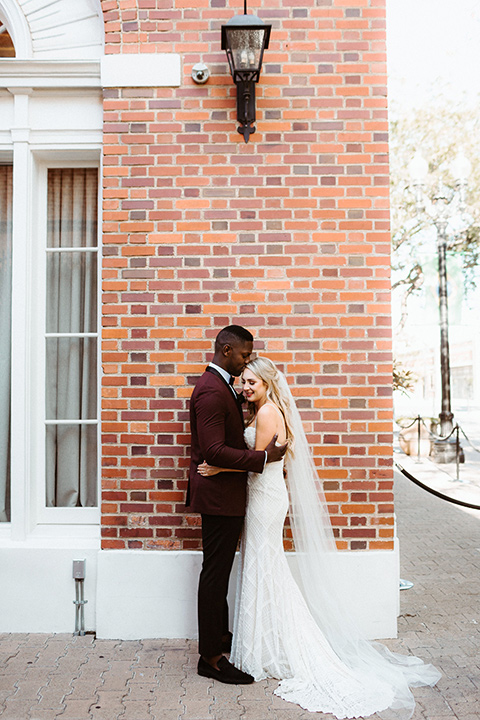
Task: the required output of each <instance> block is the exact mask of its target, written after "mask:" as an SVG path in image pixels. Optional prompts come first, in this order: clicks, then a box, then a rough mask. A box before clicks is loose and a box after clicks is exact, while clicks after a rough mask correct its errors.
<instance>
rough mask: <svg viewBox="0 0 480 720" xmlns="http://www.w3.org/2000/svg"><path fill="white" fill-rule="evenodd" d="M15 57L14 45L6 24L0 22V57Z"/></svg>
mask: <svg viewBox="0 0 480 720" xmlns="http://www.w3.org/2000/svg"><path fill="white" fill-rule="evenodd" d="M13 57H15V45H14V44H13V40H12V38H11V37H10V33H9V32H8V30H7V27H6V25H4V24H3V23H2V22H0V58H13Z"/></svg>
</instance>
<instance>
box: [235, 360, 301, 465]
mask: <svg viewBox="0 0 480 720" xmlns="http://www.w3.org/2000/svg"><path fill="white" fill-rule="evenodd" d="M245 369H246V370H250V371H251V372H252V373H253V374H254V375H256V376H257V377H258V378H260V380H262V381H263V382H264V383H265V385H266V386H267V399H268V400H270V401H271V402H272V403H273V404H274V405H276V406H277V407H278V409H279V410H280V412H281V413H282V415H283V419H284V420H285V429H286V432H287V443H288V448H287V454H292V455H293V449H294V445H295V438H294V435H293V429H292V422H291V415H290V413H291V411H290V400H289V398H288V397H287V396H286V395H285V393H284V392H282V390H281V387H280V379H281V375H280V372H279V370H278V369H277V367H276V365H275V363H273V362H272V361H271V360H270V359H269V358H266V357H256V358H255V359H254V360H250V362H249V363H248V365H247V366H246V368H245ZM285 382H286V381H285ZM254 417H255V405H254V403H248V415H247V425H250V423H251V422H252V421H253V419H254Z"/></svg>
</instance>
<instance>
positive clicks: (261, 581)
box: [230, 425, 423, 718]
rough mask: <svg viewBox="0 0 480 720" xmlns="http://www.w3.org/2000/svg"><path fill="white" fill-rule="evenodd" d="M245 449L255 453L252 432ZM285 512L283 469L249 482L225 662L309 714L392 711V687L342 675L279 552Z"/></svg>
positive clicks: (271, 468) (272, 468)
mask: <svg viewBox="0 0 480 720" xmlns="http://www.w3.org/2000/svg"><path fill="white" fill-rule="evenodd" d="M245 441H246V443H247V445H248V446H249V447H250V448H254V447H255V427H254V426H252V425H251V426H249V427H247V428H246V430H245ZM288 505H289V501H288V492H287V489H286V485H285V480H284V476H283V461H282V462H277V463H269V464H268V465H267V466H266V468H265V471H264V472H263V473H262V474H257V473H250V474H249V477H248V504H247V512H246V517H245V525H244V530H243V536H242V542H241V553H240V567H239V572H238V581H237V596H236V607H235V620H234V629H233V643H232V652H231V656H230V661H231V662H232V663H233V664H234V665H235V666H236V667H238V668H240V669H241V670H243V671H245V672H248V673H250V674H251V675H253V677H254V678H255V680H257V681H258V680H261V679H263V678H266V677H272V678H277V679H279V680H281V682H280V684H279V686H278V688H277V689H276V690H275V694H277V695H279V696H280V697H282V698H284V699H285V700H288V701H290V702H293V703H297V704H298V705H300V706H301V707H303V708H305V709H306V710H309V711H312V712H323V713H332V714H334V715H335V716H336V717H337V718H355V717H362V716H368V715H371V714H373V713H375V712H378V711H381V710H383V709H385V708H387V707H389V706H392V704H393V705H395V703H394V695H395V692H394V689H393V688H392V686H391V685H390V684H389V683H388V682H385V680H384V679H380V678H379V677H378V674H377V673H376V672H375V670H374V669H373V668H372V671H371V672H369V671H368V669H367V671H366V672H364V671H363V669H362V670H361V671H359V670H358V669H355V670H352V669H350V668H349V667H347V665H345V664H344V662H342V661H341V660H340V659H339V657H338V656H337V655H336V653H335V652H334V651H333V650H332V648H331V646H330V645H329V643H328V641H327V640H326V638H325V636H324V634H323V633H322V631H321V630H320V628H319V627H318V625H317V624H316V622H315V620H314V618H313V617H312V615H311V613H310V611H309V609H308V607H307V604H306V602H305V600H304V598H303V595H302V593H301V591H300V589H299V587H298V585H297V584H296V582H295V580H294V578H293V576H292V574H291V572H290V569H289V566H288V563H287V560H286V557H285V553H284V550H283V541H282V536H283V525H284V520H285V516H286V513H287V510H288ZM412 659H413V658H412ZM419 662H420V661H419ZM422 684H423V683H422ZM412 701H413V699H412Z"/></svg>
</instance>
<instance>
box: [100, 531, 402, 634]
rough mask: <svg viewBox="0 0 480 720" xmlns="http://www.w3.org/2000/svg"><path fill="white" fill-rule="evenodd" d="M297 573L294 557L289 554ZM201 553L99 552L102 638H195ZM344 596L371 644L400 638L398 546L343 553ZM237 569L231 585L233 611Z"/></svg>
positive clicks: (341, 580)
mask: <svg viewBox="0 0 480 720" xmlns="http://www.w3.org/2000/svg"><path fill="white" fill-rule="evenodd" d="M288 558H289V561H290V563H291V565H292V570H293V572H295V568H294V565H295V556H294V553H289V554H288ZM201 560H202V556H201V553H200V552H180V551H176V552H171V551H165V552H163V551H160V552H151V553H150V552H139V551H136V550H109V551H105V552H100V553H99V558H98V585H97V636H98V637H100V638H112V639H113V638H115V639H116V638H122V639H126V640H134V639H138V638H155V637H164V638H195V637H196V636H197V618H196V614H197V610H196V592H197V584H198V575H199V572H200V567H201ZM337 567H338V578H337V582H338V585H339V587H340V591H341V593H342V595H343V596H344V597H346V598H347V599H348V605H349V609H350V612H351V615H352V617H353V618H354V620H355V621H356V622H357V623H358V624H359V625H360V627H361V628H362V629H363V631H364V633H365V634H366V635H367V636H368V637H369V638H371V639H373V638H377V639H380V638H388V637H396V634H397V615H398V608H399V559H398V544H397V548H396V549H395V550H393V551H386V552H383V551H382V552H381V551H374V552H354V553H339V554H338V565H337ZM235 578H236V567H234V569H233V571H232V576H231V582H230V607H231V608H232V609H233V606H234V603H233V598H234V595H235Z"/></svg>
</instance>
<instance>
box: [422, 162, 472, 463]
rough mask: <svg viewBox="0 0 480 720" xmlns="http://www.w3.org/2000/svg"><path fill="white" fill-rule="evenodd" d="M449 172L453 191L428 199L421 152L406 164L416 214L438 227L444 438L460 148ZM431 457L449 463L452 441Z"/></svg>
mask: <svg viewBox="0 0 480 720" xmlns="http://www.w3.org/2000/svg"><path fill="white" fill-rule="evenodd" d="M451 169H452V173H453V175H454V177H455V180H456V184H455V190H454V192H453V194H452V195H451V196H450V197H448V195H447V193H446V192H445V191H444V189H443V188H441V187H440V188H439V189H438V191H437V193H436V194H435V195H434V196H433V198H432V199H431V200H430V199H429V198H428V196H427V194H426V192H425V180H426V177H427V174H428V163H427V161H426V160H425V159H424V158H423V157H422V155H421V154H420V153H418V152H417V153H416V154H415V156H414V158H413V159H412V161H411V162H410V164H409V171H410V176H411V178H412V185H413V189H414V193H415V203H416V210H417V214H424V213H427V214H428V216H429V217H430V218H431V220H432V222H433V224H434V225H435V228H436V230H437V254H438V310H439V323H440V376H441V388H442V404H441V411H440V413H439V426H440V434H441V435H442V436H443V437H445V436H447V435H449V433H451V431H452V430H453V412H452V402H451V388H450V345H449V338H448V334H449V333H448V286H447V226H448V223H449V220H450V219H451V218H452V217H453V216H454V215H456V214H459V213H461V212H464V211H465V209H466V204H465V197H466V190H467V178H468V175H469V174H470V170H471V165H470V162H469V160H468V159H467V158H466V157H465V155H464V154H463V153H462V152H461V151H460V152H459V153H458V155H457V157H456V159H455V161H454V163H453V164H452V168H451ZM433 457H434V459H435V460H436V462H439V463H448V462H452V461H453V460H455V457H456V445H455V440H454V439H453V437H452V439H451V441H450V442H444V441H435V442H434V446H433Z"/></svg>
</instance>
